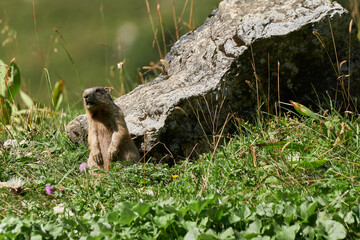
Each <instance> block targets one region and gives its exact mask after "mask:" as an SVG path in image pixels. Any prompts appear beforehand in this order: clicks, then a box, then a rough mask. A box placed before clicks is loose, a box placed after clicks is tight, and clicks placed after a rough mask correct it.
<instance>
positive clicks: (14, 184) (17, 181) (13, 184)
mask: <svg viewBox="0 0 360 240" xmlns="http://www.w3.org/2000/svg"><path fill="white" fill-rule="evenodd" d="M24 184H25V182H24V181H23V180H22V179H21V178H18V177H13V178H11V179H10V180H9V181H7V182H6V186H7V187H10V188H21V187H22V186H24Z"/></svg>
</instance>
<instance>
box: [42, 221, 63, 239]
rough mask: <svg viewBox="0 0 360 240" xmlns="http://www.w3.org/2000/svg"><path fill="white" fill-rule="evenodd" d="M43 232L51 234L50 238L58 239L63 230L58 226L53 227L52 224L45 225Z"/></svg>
mask: <svg viewBox="0 0 360 240" xmlns="http://www.w3.org/2000/svg"><path fill="white" fill-rule="evenodd" d="M44 230H46V231H47V232H48V233H50V234H51V236H52V237H58V236H61V235H62V232H63V228H62V227H61V226H60V225H55V224H52V223H47V224H46V225H45V226H44Z"/></svg>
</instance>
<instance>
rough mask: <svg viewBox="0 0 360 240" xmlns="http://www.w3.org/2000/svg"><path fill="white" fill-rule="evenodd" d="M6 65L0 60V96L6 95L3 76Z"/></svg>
mask: <svg viewBox="0 0 360 240" xmlns="http://www.w3.org/2000/svg"><path fill="white" fill-rule="evenodd" d="M6 70H7V66H6V64H5V63H4V62H3V61H2V60H0V96H2V97H6V84H5V76H6Z"/></svg>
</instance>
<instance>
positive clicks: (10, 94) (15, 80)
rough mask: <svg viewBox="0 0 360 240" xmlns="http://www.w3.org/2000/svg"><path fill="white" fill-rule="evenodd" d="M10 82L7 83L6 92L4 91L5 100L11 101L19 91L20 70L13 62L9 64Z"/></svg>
mask: <svg viewBox="0 0 360 240" xmlns="http://www.w3.org/2000/svg"><path fill="white" fill-rule="evenodd" d="M9 77H10V79H9V80H10V81H9V82H8V83H7V87H8V91H6V94H7V95H6V98H7V99H9V100H11V99H13V98H14V97H15V95H16V94H17V93H18V91H19V89H20V80H21V78H20V70H19V68H18V66H17V65H16V63H15V62H13V61H12V62H11V63H10V76H9Z"/></svg>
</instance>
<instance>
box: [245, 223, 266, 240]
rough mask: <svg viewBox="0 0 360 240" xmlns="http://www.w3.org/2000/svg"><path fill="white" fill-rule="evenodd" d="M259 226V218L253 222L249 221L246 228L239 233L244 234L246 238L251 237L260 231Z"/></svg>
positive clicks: (260, 224)
mask: <svg viewBox="0 0 360 240" xmlns="http://www.w3.org/2000/svg"><path fill="white" fill-rule="evenodd" d="M261 228H262V223H261V220H258V219H257V220H255V221H254V222H252V223H250V224H249V226H248V228H247V229H246V230H245V231H242V232H241V235H242V236H244V237H245V238H246V239H252V238H254V237H256V236H258V235H259V234H260V233H261Z"/></svg>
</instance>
